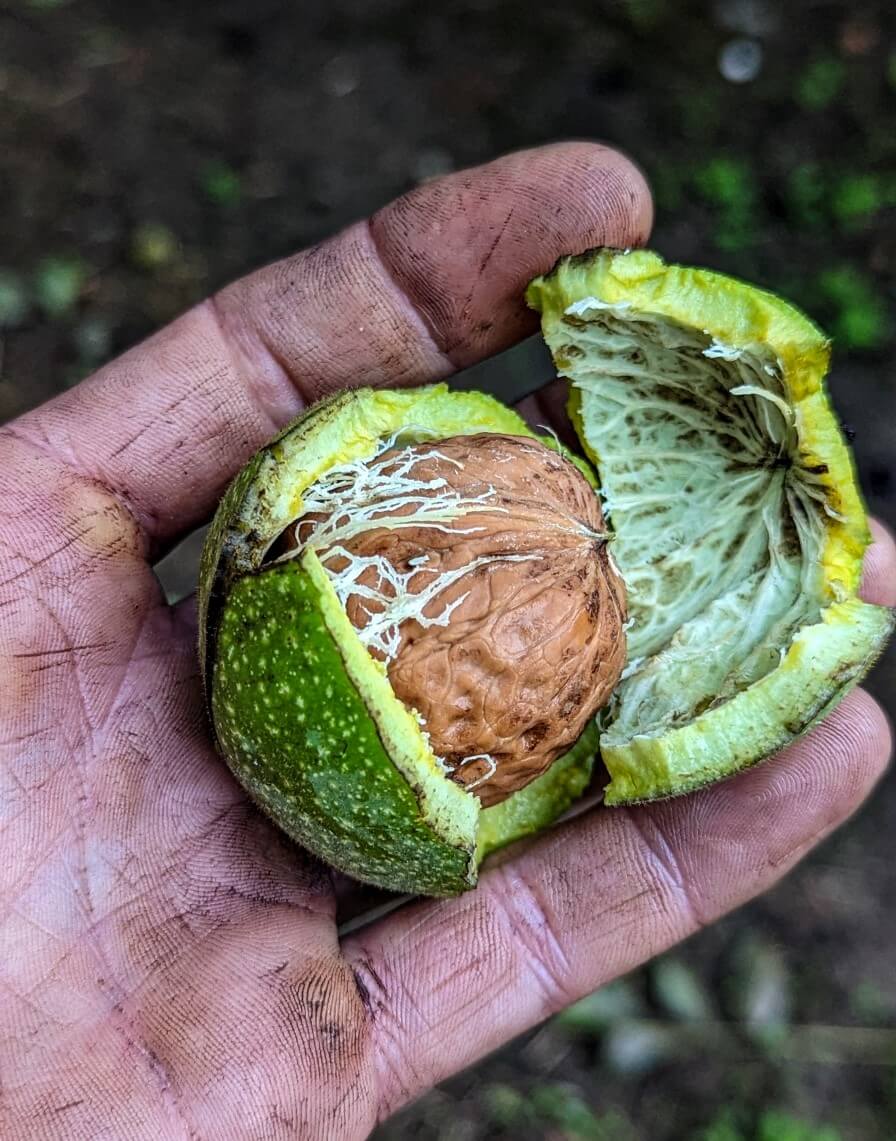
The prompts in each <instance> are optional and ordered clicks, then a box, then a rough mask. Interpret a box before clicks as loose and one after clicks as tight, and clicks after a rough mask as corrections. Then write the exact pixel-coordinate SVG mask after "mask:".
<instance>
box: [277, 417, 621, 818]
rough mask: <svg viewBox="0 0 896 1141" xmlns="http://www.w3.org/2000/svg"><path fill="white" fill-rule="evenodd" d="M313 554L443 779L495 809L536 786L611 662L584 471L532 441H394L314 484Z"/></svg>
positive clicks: (609, 684) (616, 650) (569, 739)
mask: <svg viewBox="0 0 896 1141" xmlns="http://www.w3.org/2000/svg"><path fill="white" fill-rule="evenodd" d="M306 508H307V509H308V511H307V514H306V515H305V516H304V517H303V519H302V520H300V522H299V524H298V525H297V527H296V529H295V538H294V542H296V543H298V544H299V545H303V544H305V543H309V542H310V543H311V544H312V545H313V546H314V547H315V548H316V549H317V551H318V554H319V556H320V558H321V560H322V562H323V564H324V566H325V567H326V568H327V570H328V571H329V573H330V575H331V579H332V581H333V582H334V585H335V586H336V589H337V593H339V595H340V598H341V599H342V601H343V604H344V606H345V608H346V612H347V614H348V616H349V618H350V620H351V622H352V624H353V625H354V627H355V629H356V630H357V631H358V633H359V636H360V637H361V638H362V641H364V642H365V644H366V645H367V646H368V649H369V650H370V652H371V653H372V654H373V655H374V656H375V657H377V658H379V659H380V660H381V661H385V662H386V664H387V669H388V675H389V680H390V682H391V684H392V688H393V689H394V691H395V693H396V695H397V696H398V698H399V699H400V700H401V701H402V702H404V703H405V705H407V706H409V707H412V708H413V709H415V710H416V711H417V712H418V714H419V715H420V718H421V722H422V725H423V727H424V729H425V731H426V732H427V733H428V734H429V740H430V744H431V746H432V749H433V752H434V753H435V755H436V756H437V757H439V758H440V759H441V760H442V762H443V763H444V765H445V767H446V771H447V772H448V773H449V774H450V775H451V777H452V779H453V780H455V781H457V782H459V783H461V784H463V785H465V786H466V787H467V788H468V789H470V790H471V791H473V792H475V794H476V795H477V796H478V797H479V799H480V801H481V802H482V804H483V805H484V806H488V805H492V804H497V803H499V802H500V801H502V800H504V799H505V798H506V797H507V796H509V795H510V794H511V793H513V792H515V791H517V790H518V789H520V788H522V787H524V786H525V785H526V784H528V783H529V782H530V781H532V780H534V779H535V778H536V777H538V776H539V775H540V774H541V773H543V772H544V771H545V770H546V769H547V768H548V767H549V766H550V765H551V764H552V762H553V761H555V760H556V759H557V758H558V757H559V756H560V755H561V754H563V753H564V752H566V751H567V750H568V749H569V748H570V747H571V746H572V745H573V744H574V742H575V741H576V740H577V739H578V737H579V736H580V735H581V733H582V731H583V730H584V728H585V726H586V724H587V723H588V721H589V719H590V718H591V717H593V716H594V714H595V713H596V712H597V710H598V709H600V708H601V707H602V706H603V705H605V704H606V702H607V700H608V699H609V697H610V694H611V693H612V691H613V689H614V688H615V686H616V684H617V683H618V681H619V676H620V673H621V671H622V668H623V666H624V664H625V634H624V625H625V621H626V604H625V586H624V584H623V581H622V579H621V577H620V575H619V573H618V571H617V570H616V568H615V566H614V564H613V561H612V559H611V557H610V553H609V549H608V546H607V535H606V531H605V528H604V522H603V518H602V515H601V510H600V505H599V502H598V499H597V496H596V494H595V492H594V491H593V489H592V488H591V487H590V486H589V484H588V482H587V480H586V479H585V478H584V476H583V475H582V474H581V472H580V471H579V470H578V469H577V468H576V467H575V466H574V465H573V464H572V463H571V462H569V461H568V460H567V459H565V458H563V457H562V456H560V455H558V454H557V453H556V452H554V451H552V450H551V449H550V448H548V447H546V446H545V445H543V444H541V443H539V442H538V441H536V440H534V439H530V438H525V437H518V436H502V435H475V436H456V437H451V438H449V439H443V440H438V441H434V442H432V443H429V442H427V443H418V444H412V445H408V446H404V447H402V446H393V447H390V448H388V449H387V450H385V451H384V452H383V453H381V454H380V455H379V456H377V457H376V458H375V459H374V460H373V461H370V462H369V463H368V464H366V465H347V466H346V467H345V468H343V469H338V470H337V471H336V472H335V473H333V474H332V475H330V476H328V477H324V480H322V481H321V482H320V483H319V484H318V485H317V487H316V488H315V489H312V491H311V492H310V493H309V495H308V496H307V497H306Z"/></svg>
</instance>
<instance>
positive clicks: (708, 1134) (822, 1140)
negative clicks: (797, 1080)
mask: <svg viewBox="0 0 896 1141" xmlns="http://www.w3.org/2000/svg"><path fill="white" fill-rule="evenodd" d="M694 1141H841V1138H840V1134H839V1133H838V1132H837V1130H836V1129H834V1128H833V1127H832V1126H830V1125H821V1126H818V1125H813V1124H812V1123H811V1122H808V1121H803V1120H802V1119H801V1118H799V1117H793V1116H792V1115H790V1114H788V1113H781V1112H779V1111H778V1110H766V1111H765V1112H764V1113H762V1114H761V1115H760V1117H759V1120H758V1122H757V1123H756V1127H755V1129H747V1128H746V1127H745V1126H744V1125H743V1123H742V1122H740V1121H739V1120H738V1115H737V1114H735V1113H734V1112H733V1111H732V1110H731V1109H724V1110H722V1112H721V1113H720V1114H719V1115H718V1117H716V1118H715V1119H714V1120H713V1121H712V1122H711V1123H710V1124H709V1125H707V1126H706V1127H705V1128H704V1129H702V1130H700V1131H699V1132H698V1133H697V1135H696V1137H695V1138H694Z"/></svg>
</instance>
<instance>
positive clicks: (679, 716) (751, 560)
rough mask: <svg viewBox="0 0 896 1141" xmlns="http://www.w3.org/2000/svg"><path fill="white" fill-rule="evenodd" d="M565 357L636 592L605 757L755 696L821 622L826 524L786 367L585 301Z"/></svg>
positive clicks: (559, 351)
mask: <svg viewBox="0 0 896 1141" xmlns="http://www.w3.org/2000/svg"><path fill="white" fill-rule="evenodd" d="M563 323H564V333H565V341H564V343H562V344H558V345H557V346H556V348H555V357H556V360H557V363H558V366H559V367H560V368H561V371H565V372H566V374H567V375H568V376H570V378H571V380H572V383H573V387H574V393H575V395H574V402H573V403H574V407H577V415H578V417H579V419H580V424H579V429H580V435H581V437H582V439H583V440H585V441H587V444H588V447H589V448H590V449H591V450H592V451H593V458H594V459H595V460H596V462H597V463H598V465H599V468H600V475H601V487H602V496H603V499H604V503H605V507H606V512H607V515H608V517H609V520H610V524H611V526H612V528H613V531H614V532H615V535H616V539H615V543H614V546H613V556H614V558H615V560H616V563H617V564H618V566H619V569H620V571H621V573H622V575H623V577H624V578H625V581H626V586H627V589H628V600H629V614H630V627H629V630H628V644H629V662H628V666H627V668H626V671H625V673H624V675H623V681H622V682H621V684H620V686H619V687H618V689H617V691H616V694H615V695H614V699H613V701H612V703H611V705H610V706H609V707H608V709H607V710H606V711H605V714H604V717H603V719H602V720H603V727H604V733H603V736H602V746H603V747H607V746H613V745H617V744H622V743H624V742H627V741H629V740H631V738H633V737H634V736H636V735H646V736H657V735H660V734H662V733H665V732H667V731H668V730H670V729H674V728H676V727H678V726H680V725H683V724H686V723H688V722H690V721H692V720H693V719H694V717H695V716H697V715H699V714H700V713H703V712H705V711H706V710H709V709H712V708H714V707H715V706H718V705H721V704H722V703H724V702H725V701H727V700H728V699H729V698H731V697H733V696H735V695H736V694H737V693H739V692H741V691H742V690H744V689H745V688H746V687H747V686H749V685H752V684H753V683H755V682H756V681H758V680H759V679H761V678H762V677H764V676H766V675H767V674H768V673H770V672H771V671H772V670H773V669H775V667H777V666H778V665H779V663H780V662H781V660H782V657H783V655H784V653H785V652H786V650H787V648H788V646H789V645H790V643H791V641H792V639H793V637H794V635H795V634H796V633H797V631H798V630H799V629H800V628H801V627H803V626H806V625H810V624H812V623H814V622H817V621H818V619H819V615H820V613H821V610H822V608H823V606H824V605H825V604H826V602H827V601H830V599H827V598H826V595H825V584H824V579H823V575H822V571H821V557H820V556H821V552H822V548H823V546H824V541H825V520H826V514H825V513H826V512H829V511H830V510H831V508H830V507H828V505H827V503H826V500H825V490H824V488H823V486H822V485H821V483H820V482H819V480H818V478H817V475H815V474H813V473H812V472H811V471H810V470H807V469H806V468H805V467H801V466H800V465H799V463H798V461H795V460H794V456H795V455H797V454H798V449H797V447H796V438H795V433H796V428H795V425H794V417H793V412H792V410H791V407H790V405H789V403H788V400H787V394H786V390H785V387H784V384H783V382H782V366H781V364H780V362H779V361H778V360H777V358H776V357H775V356H774V355H773V353H772V352H771V351H770V350H769V349H768V348H767V347H765V346H762V345H754V346H751V347H750V348H747V349H745V348H740V349H735V348H733V347H731V346H728V345H725V344H722V343H720V342H718V341H716V340H714V338H713V337H712V336H710V335H709V334H707V333H703V332H701V331H700V330H699V329H694V328H687V327H684V326H682V325H679V324H677V323H676V322H674V321H672V320H670V319H668V318H666V317H662V316H659V315H657V314H651V313H641V312H635V311H632V310H630V309H629V308H628V307H627V306H625V305H624V304H623V305H615V306H613V305H608V304H606V303H604V302H601V301H599V300H598V299H596V298H593V299H588V298H586V299H584V300H583V301H581V302H579V303H577V304H576V305H574V306H572V307H571V309H570V310H567V313H566V315H565V316H564V318H563Z"/></svg>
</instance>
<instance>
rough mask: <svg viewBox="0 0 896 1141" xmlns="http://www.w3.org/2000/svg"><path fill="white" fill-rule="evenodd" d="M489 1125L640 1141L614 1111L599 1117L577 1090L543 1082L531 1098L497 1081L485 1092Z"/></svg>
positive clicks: (574, 1139) (583, 1139)
mask: <svg viewBox="0 0 896 1141" xmlns="http://www.w3.org/2000/svg"><path fill="white" fill-rule="evenodd" d="M482 1098H483V1102H484V1104H485V1107H486V1113H487V1114H488V1118H489V1122H490V1124H491V1125H492V1126H494V1127H496V1128H498V1129H502V1130H506V1131H508V1132H512V1131H515V1130H522V1129H529V1130H532V1131H533V1132H537V1133H538V1134H539V1135H542V1134H543V1133H544V1132H545V1127H546V1126H551V1127H553V1129H554V1130H559V1131H560V1134H561V1136H563V1137H564V1138H569V1139H570V1141H637V1138H636V1134H635V1131H634V1129H633V1128H632V1126H631V1123H630V1122H629V1121H628V1120H627V1119H626V1118H624V1117H623V1116H622V1115H621V1114H619V1113H617V1112H615V1111H610V1112H609V1113H606V1114H597V1113H595V1111H594V1110H593V1109H592V1108H591V1106H590V1105H588V1103H587V1102H586V1101H585V1100H584V1099H583V1098H582V1097H581V1096H580V1095H579V1093H578V1092H577V1091H576V1089H575V1087H573V1086H570V1085H565V1084H563V1083H562V1082H539V1083H537V1084H535V1085H533V1087H532V1089H531V1090H530V1092H529V1096H528V1098H527V1097H526V1096H525V1095H524V1094H523V1093H521V1092H520V1091H519V1090H518V1089H516V1088H515V1087H514V1086H511V1085H506V1084H504V1083H501V1082H496V1083H494V1084H493V1085H489V1086H486V1087H485V1089H484V1090H483V1091H482Z"/></svg>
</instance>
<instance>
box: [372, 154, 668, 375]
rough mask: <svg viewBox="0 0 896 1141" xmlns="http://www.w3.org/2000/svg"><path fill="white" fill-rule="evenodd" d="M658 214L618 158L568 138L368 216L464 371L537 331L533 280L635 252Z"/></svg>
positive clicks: (429, 186) (418, 305) (396, 276)
mask: <svg viewBox="0 0 896 1141" xmlns="http://www.w3.org/2000/svg"><path fill="white" fill-rule="evenodd" d="M652 218H653V206H652V202H651V197H650V191H649V189H648V186H647V182H646V179H645V178H644V175H643V173H642V172H641V171H640V170H639V169H638V167H637V166H635V164H634V163H633V162H632V161H631V160H630V159H629V158H627V157H626V156H625V155H623V154H622V153H621V152H619V151H617V150H614V149H612V148H610V147H607V146H603V145H602V144H600V143H594V142H563V143H554V144H551V145H549V146H542V147H536V148H534V149H531V150H524V151H517V152H515V153H513V154H508V155H504V156H503V157H501V158H498V159H495V160H494V161H493V162H490V163H486V164H485V165H484V166H480V167H477V168H475V169H474V170H467V171H460V172H458V173H456V174H450V175H446V176H445V177H444V178H439V179H435V180H433V181H432V182H427V183H425V184H423V185H421V186H418V187H416V188H415V189H414V190H412V191H410V192H409V193H408V194H405V195H403V196H402V197H401V198H399V199H398V200H397V201H395V202H392V203H390V204H389V205H388V206H385V207H384V208H383V209H382V210H380V211H379V212H378V213H377V214H375V215H374V216H373V218H372V219H371V222H370V232H371V234H372V236H373V240H374V244H375V247H376V249H377V252H378V254H379V256H380V257H381V259H382V260H383V262H384V265H385V267H386V269H387V271H388V274H389V276H390V278H391V279H392V280H393V281H394V282H395V283H396V284H397V285H398V286H399V288H400V289H401V291H402V293H403V294H404V296H405V297H406V298H407V299H408V300H409V301H410V303H411V304H412V306H413V307H414V309H415V310H416V311H417V312H418V313H419V314H420V315H421V317H422V319H423V320H424V322H425V323H426V326H427V328H428V329H429V330H430V332H431V333H432V335H433V338H434V340H435V343H436V344H437V346H438V347H439V349H440V351H441V352H442V353H443V354H444V355H445V356H446V357H447V358H449V359H450V360H451V362H452V363H453V364H454V365H455V367H458V368H462V367H465V366H467V365H469V364H472V363H474V362H475V361H477V360H481V359H482V358H483V357H487V356H490V355H492V354H494V353H497V352H500V351H501V350H502V349H505V348H507V347H508V346H509V345H511V344H514V343H515V342H516V341H517V340H519V339H520V338H521V337H523V336H526V335H528V334H529V333H531V332H533V331H534V329H535V327H536V325H537V318H536V315H535V313H533V312H532V310H530V309H529V308H528V307H527V306H526V304H525V300H524V292H525V289H526V286H527V285H528V283H529V282H530V281H531V279H532V278H533V277H536V276H538V275H539V274H541V273H546V272H547V271H548V270H550V269H551V268H552V266H553V265H554V264H555V263H556V262H557V261H558V259H559V258H561V257H563V256H564V255H567V254H579V253H583V252H584V251H585V250H588V249H592V248H594V247H598V246H614V247H621V248H626V247H632V246H638V245H642V244H643V243H644V242H645V241H646V240H647V237H648V235H649V233H650V226H651V222H652Z"/></svg>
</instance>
